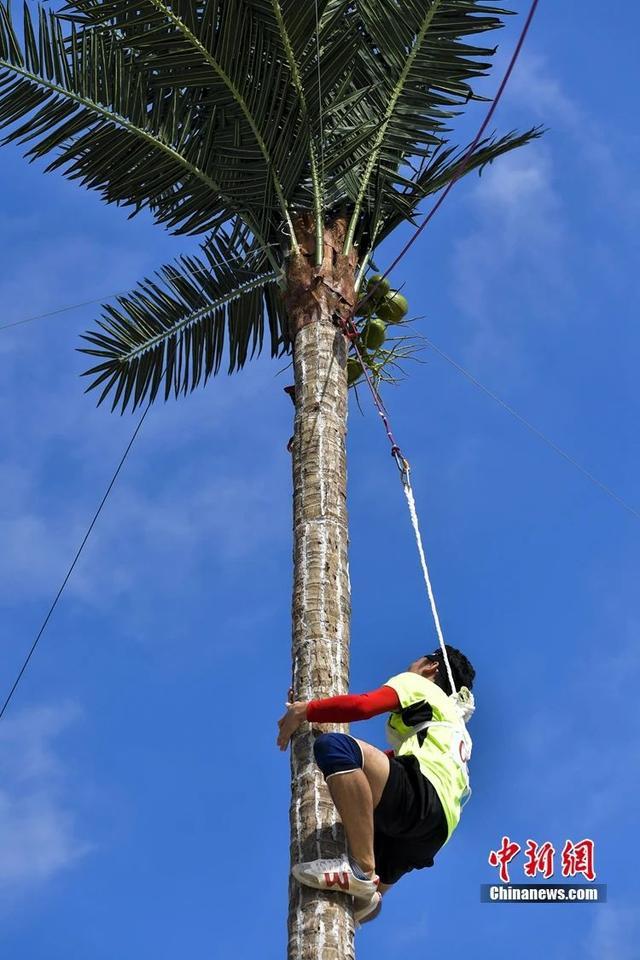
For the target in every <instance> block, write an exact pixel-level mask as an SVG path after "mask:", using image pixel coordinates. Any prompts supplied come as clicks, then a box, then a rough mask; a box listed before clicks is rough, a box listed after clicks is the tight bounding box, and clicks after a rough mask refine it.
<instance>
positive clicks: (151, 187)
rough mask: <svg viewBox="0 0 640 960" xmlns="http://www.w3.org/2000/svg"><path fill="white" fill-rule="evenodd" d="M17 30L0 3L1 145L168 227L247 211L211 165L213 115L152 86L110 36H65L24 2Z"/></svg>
mask: <svg viewBox="0 0 640 960" xmlns="http://www.w3.org/2000/svg"><path fill="white" fill-rule="evenodd" d="M22 36H23V39H21V37H20V36H19V33H18V30H17V28H16V25H15V24H14V22H13V20H12V16H11V12H10V6H9V4H8V3H4V2H0V129H5V130H8V132H7V133H6V135H5V137H4V139H3V141H2V142H3V143H9V142H12V141H13V142H17V143H19V144H22V145H28V149H27V151H26V156H27V157H28V158H29V159H30V160H35V159H37V158H42V157H46V156H50V155H52V154H53V159H52V160H51V161H50V163H49V165H48V166H47V170H56V169H59V170H61V171H62V172H63V173H64V175H65V176H67V177H68V178H69V179H72V180H78V181H79V182H80V183H82V184H83V185H84V186H87V187H89V188H91V189H95V190H98V191H99V192H100V194H101V196H102V197H103V199H104V200H106V201H107V202H109V203H117V204H121V205H124V206H129V207H133V208H134V212H137V211H139V210H141V209H143V208H145V207H148V208H149V209H150V210H151V211H152V212H153V214H154V216H155V218H156V220H157V221H158V222H160V223H165V224H167V225H168V226H169V227H170V228H171V229H174V230H175V231H176V232H187V233H201V232H206V231H208V230H210V229H213V228H215V227H216V226H218V225H219V223H220V222H224V221H225V220H228V219H229V217H230V216H231V215H233V214H236V213H238V212H239V213H241V214H243V213H245V212H246V213H248V212H249V211H247V209H246V206H247V205H246V203H245V202H244V194H243V191H242V190H241V189H240V187H239V186H237V187H235V189H234V188H233V185H230V184H229V183H227V184H225V185H223V184H221V183H220V182H219V181H218V180H217V179H216V177H215V175H214V174H213V173H212V171H211V169H210V166H211V165H210V162H209V157H208V155H209V153H210V147H211V143H212V142H213V141H214V140H215V139H216V134H217V132H218V131H217V124H216V118H214V117H211V118H209V119H208V120H207V119H204V118H202V116H200V117H197V116H196V113H195V109H194V106H193V104H192V103H191V102H189V101H188V100H187V99H186V98H185V97H183V96H181V95H180V93H179V92H178V91H163V90H161V89H153V88H151V87H150V85H149V83H148V81H147V78H146V76H145V73H144V72H143V71H141V70H140V69H139V68H138V67H137V66H136V64H135V63H134V62H133V61H132V60H131V58H129V57H127V55H126V53H124V52H123V51H122V50H121V49H120V48H119V47H118V45H117V44H116V43H114V41H113V38H112V37H110V36H109V35H108V34H102V33H99V32H97V31H90V30H87V29H83V28H78V27H76V26H75V25H74V26H73V27H72V30H71V32H70V33H69V34H65V33H63V30H62V25H61V22H60V20H59V19H58V18H57V17H56V15H55V14H53V13H51V12H47V11H45V10H44V9H43V8H39V10H38V17H37V22H35V21H34V19H33V18H32V16H31V14H30V12H29V9H28V8H27V7H26V6H25V11H24V20H23V25H22ZM248 219H249V220H250V219H251V218H250V216H248ZM253 226H254V228H255V221H253Z"/></svg>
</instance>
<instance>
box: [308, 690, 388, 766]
mask: <svg viewBox="0 0 640 960" xmlns="http://www.w3.org/2000/svg"><path fill="white" fill-rule="evenodd" d="M399 708H400V700H399V698H398V694H397V693H396V691H395V690H394V689H393V687H387V686H385V685H383V686H381V687H378V689H377V690H371V691H369V693H347V694H344V695H343V696H340V697H325V698H324V699H322V700H310V701H309V702H308V703H307V711H306V716H307V720H309V721H311V722H312V723H314V722H315V723H349V722H350V721H352V720H369V719H370V718H371V717H375V716H377V715H378V714H379V713H390V712H391V711H392V710H398V709H399ZM384 752H385V753H386V754H387V755H388V756H393V750H385V751H384Z"/></svg>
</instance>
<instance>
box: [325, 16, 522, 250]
mask: <svg viewBox="0 0 640 960" xmlns="http://www.w3.org/2000/svg"><path fill="white" fill-rule="evenodd" d="M499 12H504V11H500V10H499V9H498V8H496V7H488V6H486V5H484V4H482V3H479V2H478V0H430V2H428V3H426V2H425V0H360V2H359V3H358V15H359V17H360V20H361V29H362V38H363V42H362V44H361V46H360V55H361V58H362V60H363V63H364V68H363V71H362V75H363V81H364V80H366V89H367V95H366V97H364V98H362V99H361V100H360V102H359V103H357V104H353V103H352V104H350V106H349V111H348V114H344V112H343V115H342V116H340V112H338V114H337V116H336V133H335V134H334V136H335V135H338V136H339V137H340V139H341V140H342V143H343V152H344V149H345V147H346V146H348V145H349V144H353V148H352V149H353V154H352V157H351V164H350V166H349V169H348V175H347V176H346V177H345V178H344V185H345V189H346V190H348V192H349V194H350V195H351V196H352V199H353V202H354V210H353V214H352V218H351V223H350V230H349V233H348V236H347V241H346V246H345V249H348V248H349V247H350V245H351V243H352V242H353V239H354V236H355V233H356V229H357V227H358V224H359V219H360V214H361V211H362V209H363V208H365V209H367V208H368V207H370V206H371V205H372V204H374V203H375V190H374V189H372V185H373V184H374V183H375V182H377V184H378V189H381V190H383V191H386V190H387V189H389V188H390V187H391V188H393V187H395V186H396V183H397V176H398V173H399V172H400V171H401V170H402V168H403V166H404V165H405V163H406V161H407V159H408V158H411V157H420V156H429V155H430V154H432V153H433V152H434V151H435V150H436V149H437V148H438V147H440V146H441V145H442V143H443V137H444V134H445V133H446V132H447V129H448V127H447V123H448V122H449V121H450V120H451V118H452V117H454V116H455V115H456V113H458V112H459V111H460V109H461V107H462V106H464V104H466V103H467V102H468V100H469V99H471V98H472V97H473V91H472V88H471V86H470V83H469V81H470V80H471V79H473V78H474V77H478V76H481V75H483V74H484V73H485V72H486V71H487V70H488V68H489V66H490V61H489V59H488V58H490V56H491V55H492V53H493V52H494V51H493V50H491V49H488V48H483V47H476V46H471V45H469V44H467V43H465V42H464V40H463V38H464V37H466V36H469V35H473V34H477V33H483V32H485V31H488V30H495V29H497V28H498V27H500V26H501V25H502V23H501V20H500V18H499V17H498V16H497V14H498V13H499ZM363 86H364V83H363ZM345 140H346V143H345ZM342 162H344V161H342ZM354 173H355V176H354ZM354 190H355V193H354Z"/></svg>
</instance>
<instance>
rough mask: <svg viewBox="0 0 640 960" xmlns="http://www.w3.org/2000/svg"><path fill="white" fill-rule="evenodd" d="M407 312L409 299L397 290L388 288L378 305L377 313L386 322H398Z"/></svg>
mask: <svg viewBox="0 0 640 960" xmlns="http://www.w3.org/2000/svg"><path fill="white" fill-rule="evenodd" d="M408 312H409V301H408V300H407V298H406V297H404V296H403V295H402V294H401V293H400V291H399V290H390V291H389V293H388V295H387V297H386V298H385V300H384V301H383V303H381V304H380V306H379V307H378V315H379V316H380V317H382V319H383V320H384V321H385V322H386V323H400V321H401V320H403V319H404V318H405V316H406V315H407V313H408Z"/></svg>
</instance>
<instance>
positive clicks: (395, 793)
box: [373, 755, 448, 883]
mask: <svg viewBox="0 0 640 960" xmlns="http://www.w3.org/2000/svg"><path fill="white" fill-rule="evenodd" d="M373 825H374V835H373V848H374V853H375V860H376V873H377V874H378V876H379V877H380V880H381V881H382V883H395V882H396V880H399V879H400V877H401V876H402V875H403V874H405V873H408V872H409V871H410V870H420V869H421V868H422V867H432V866H433V858H434V856H435V854H436V853H437V852H438V850H439V849H440V847H442V846H443V845H444V844H445V843H446V841H447V836H448V826H447V820H446V817H445V815H444V810H443V809H442V803H441V802H440V798H439V796H438V794H437V793H436V790H435V787H434V786H433V784H432V783H431V782H430V781H429V780H427V778H426V777H425V776H424V774H423V773H422V771H421V770H420V766H419V764H418V761H417V759H416V758H415V757H413V756H410V755H406V756H403V757H390V758H389V779H388V780H387V782H386V784H385V788H384V790H383V791H382V796H381V797H380V802H379V803H378V806H377V807H376V808H375V810H374V811H373Z"/></svg>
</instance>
